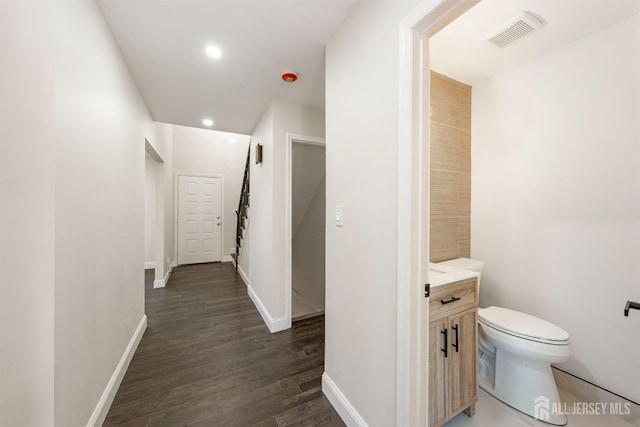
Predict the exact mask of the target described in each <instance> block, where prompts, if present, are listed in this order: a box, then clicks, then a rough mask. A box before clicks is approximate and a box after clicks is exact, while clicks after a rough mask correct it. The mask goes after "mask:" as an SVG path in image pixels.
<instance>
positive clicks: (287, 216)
mask: <svg viewBox="0 0 640 427" xmlns="http://www.w3.org/2000/svg"><path fill="white" fill-rule="evenodd" d="M294 142H297V143H300V144H308V145H319V146H322V147H326V141H325V139H324V138H319V137H316V136H308V135H298V134H295V133H287V145H286V153H285V164H286V168H287V172H286V177H285V186H286V187H285V188H286V189H285V208H284V234H285V245H284V246H285V255H284V259H285V275H284V289H285V291H284V298H285V305H284V306H285V310H286V313H285V319H284V320H285V323H286V329H288V328H290V327H291V315H292V312H291V294H292V289H291V287H292V285H293V284H292V282H291V252H292V248H291V246H292V239H293V236H292V231H291V227H292V221H293V219H292V214H291V209H292V195H293V194H292V192H293V189H292V171H293V168H292V166H293V163H292V160H293V159H292V150H293V143H294ZM325 168H326V166H325ZM325 208H326V207H325ZM325 239H326V236H325Z"/></svg>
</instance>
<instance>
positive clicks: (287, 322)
mask: <svg viewBox="0 0 640 427" xmlns="http://www.w3.org/2000/svg"><path fill="white" fill-rule="evenodd" d="M247 293H248V294H249V298H251V301H253V305H255V306H256V308H257V309H258V313H260V316H262V320H264V323H265V324H266V325H267V328H269V332H271V333H274V332H280V331H284V330H285V329H289V328H290V327H291V317H289V318H288V319H287V317H286V316H283V317H279V318H277V319H274V318H273V317H271V314H269V311H268V310H267V308H266V307H265V306H264V304H263V303H262V301H261V300H260V297H259V296H258V294H256V292H255V291H254V290H253V288H252V287H251V285H247Z"/></svg>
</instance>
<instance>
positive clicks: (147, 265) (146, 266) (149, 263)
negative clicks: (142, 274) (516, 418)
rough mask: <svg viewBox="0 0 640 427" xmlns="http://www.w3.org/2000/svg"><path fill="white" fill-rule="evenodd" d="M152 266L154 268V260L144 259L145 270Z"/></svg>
mask: <svg viewBox="0 0 640 427" xmlns="http://www.w3.org/2000/svg"><path fill="white" fill-rule="evenodd" d="M152 268H156V262H155V261H145V263H144V269H145V270H150V269H152Z"/></svg>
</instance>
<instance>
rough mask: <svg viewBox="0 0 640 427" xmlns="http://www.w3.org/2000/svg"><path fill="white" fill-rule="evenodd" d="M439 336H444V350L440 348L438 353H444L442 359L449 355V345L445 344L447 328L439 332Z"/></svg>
mask: <svg viewBox="0 0 640 427" xmlns="http://www.w3.org/2000/svg"><path fill="white" fill-rule="evenodd" d="M440 333H441V334H443V335H444V348H441V349H440V351H443V352H444V357H447V356H448V355H449V344H447V336H448V335H447V328H444V331H440Z"/></svg>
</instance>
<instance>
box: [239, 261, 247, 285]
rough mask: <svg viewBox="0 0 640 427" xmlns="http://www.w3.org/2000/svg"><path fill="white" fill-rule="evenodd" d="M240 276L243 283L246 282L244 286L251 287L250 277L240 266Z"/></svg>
mask: <svg viewBox="0 0 640 427" xmlns="http://www.w3.org/2000/svg"><path fill="white" fill-rule="evenodd" d="M238 274H240V277H241V278H242V281H243V282H244V284H245V285H247V286H249V283H250V281H249V275H248V274H247V273H245V272H244V269H243V268H242V266H241V265H238Z"/></svg>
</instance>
